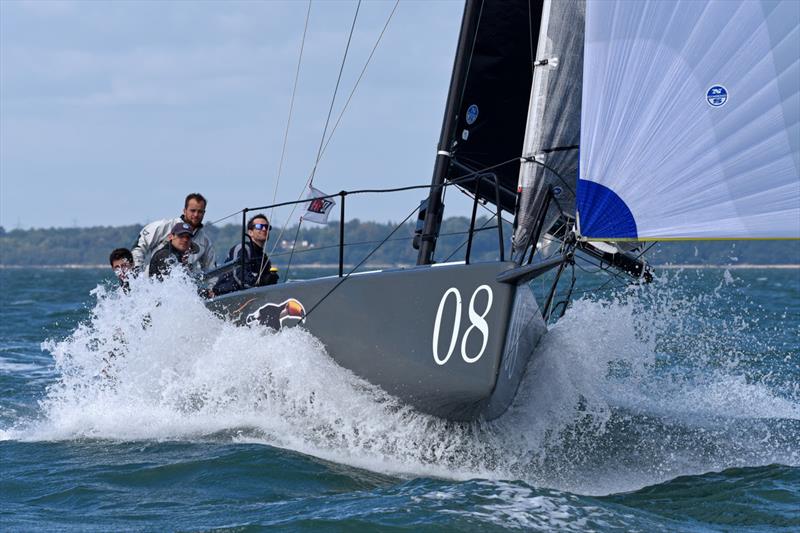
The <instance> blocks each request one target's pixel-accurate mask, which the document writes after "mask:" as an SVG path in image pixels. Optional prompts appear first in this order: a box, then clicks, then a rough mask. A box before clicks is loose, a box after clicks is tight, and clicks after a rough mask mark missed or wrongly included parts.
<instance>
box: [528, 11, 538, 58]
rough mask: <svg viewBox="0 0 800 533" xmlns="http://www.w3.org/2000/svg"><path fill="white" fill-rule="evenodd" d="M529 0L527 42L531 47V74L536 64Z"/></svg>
mask: <svg viewBox="0 0 800 533" xmlns="http://www.w3.org/2000/svg"><path fill="white" fill-rule="evenodd" d="M531 16H532V13H531V0H528V40H529V41H530V45H531V73H533V71H534V70H535V69H536V66H535V65H534V63H535V62H536V55H535V54H536V52H535V50H534V49H533V24H531Z"/></svg>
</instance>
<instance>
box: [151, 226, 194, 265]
mask: <svg viewBox="0 0 800 533" xmlns="http://www.w3.org/2000/svg"><path fill="white" fill-rule="evenodd" d="M192 236H193V233H192V225H191V224H189V223H187V222H179V223H177V224H175V226H173V227H172V230H171V231H170V232H169V234H168V235H167V245H166V246H165V247H163V248H161V249H160V250H158V251H156V253H154V254H153V258H152V259H151V260H150V270H149V274H150V277H153V276H156V277H157V278H158V279H163V277H164V276H166V275H168V274H169V273H170V271H171V270H172V269H173V268H175V267H176V266H178V265H181V266H183V267H184V268H186V269H187V270H189V271H191V270H192V263H191V262H190V260H189V258H190V257H191V255H192V254H193V253H195V250H196V248H195V246H194V243H193V242H192Z"/></svg>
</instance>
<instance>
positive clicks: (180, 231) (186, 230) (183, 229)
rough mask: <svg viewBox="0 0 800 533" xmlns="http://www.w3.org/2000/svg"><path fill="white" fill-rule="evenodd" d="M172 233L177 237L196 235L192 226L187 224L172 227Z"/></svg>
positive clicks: (181, 223) (182, 223)
mask: <svg viewBox="0 0 800 533" xmlns="http://www.w3.org/2000/svg"><path fill="white" fill-rule="evenodd" d="M170 233H172V234H173V235H176V236H177V235H186V234H189V235H194V232H193V231H192V225H191V224H187V223H186V222H178V223H177V224H175V225H174V226H172V231H171V232H170Z"/></svg>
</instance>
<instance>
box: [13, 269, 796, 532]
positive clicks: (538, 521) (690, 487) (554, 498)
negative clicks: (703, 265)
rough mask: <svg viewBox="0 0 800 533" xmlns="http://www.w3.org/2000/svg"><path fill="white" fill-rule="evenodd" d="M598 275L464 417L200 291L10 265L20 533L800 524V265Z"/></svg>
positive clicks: (782, 527) (99, 273)
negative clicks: (507, 393)
mask: <svg viewBox="0 0 800 533" xmlns="http://www.w3.org/2000/svg"><path fill="white" fill-rule="evenodd" d="M585 277H586V279H581V280H580V286H579V289H580V290H578V291H576V295H577V299H576V300H575V301H574V303H573V305H572V306H571V307H570V308H569V309H568V310H567V312H566V314H565V315H564V317H563V318H562V320H561V321H559V322H558V323H557V324H556V325H554V326H553V327H552V329H551V331H550V332H549V333H548V335H547V336H546V337H545V339H544V341H543V344H542V345H541V346H540V352H539V357H538V358H537V359H535V360H534V361H532V362H531V364H530V365H529V367H528V370H527V374H526V377H525V379H524V381H523V383H522V385H521V388H520V391H519V394H518V396H517V398H516V401H515V403H514V405H513V406H512V407H511V409H510V410H509V411H508V412H507V413H506V414H505V415H504V416H503V417H501V418H500V419H498V420H495V421H492V422H483V423H474V424H459V423H452V422H445V421H442V420H439V419H436V418H431V417H429V416H425V415H422V414H419V413H417V412H414V411H412V410H410V409H409V408H408V407H406V406H404V405H401V404H399V403H397V401H395V399H394V398H392V397H390V396H388V395H386V394H385V393H384V392H383V391H381V390H380V389H377V388H376V387H374V386H372V385H370V384H369V383H366V382H364V381H362V380H361V379H359V378H358V377H357V376H355V375H354V374H352V373H350V372H348V371H346V370H344V369H342V368H340V367H338V366H337V365H336V364H334V363H333V362H332V360H331V359H330V358H329V357H328V356H327V355H326V353H325V348H324V346H323V345H322V344H321V343H320V342H319V341H318V340H317V339H315V338H314V337H313V336H311V335H310V334H309V333H307V332H306V331H304V330H303V329H301V328H290V329H284V330H282V331H280V332H277V333H275V332H272V331H271V330H267V329H262V328H260V327H252V328H247V327H245V328H237V327H234V326H232V325H231V324H229V323H226V322H225V321H223V320H222V319H220V318H218V317H216V316H214V315H213V314H212V313H210V312H209V311H208V310H207V309H206V307H205V306H204V305H203V302H202V301H201V300H200V298H199V297H198V296H197V294H196V290H195V289H194V287H193V286H192V284H191V282H190V281H188V280H184V279H181V278H173V279H169V280H167V281H165V282H164V283H161V284H158V283H150V282H149V281H148V280H135V282H134V286H133V288H132V291H131V293H130V294H124V293H122V292H121V291H118V290H117V289H116V287H115V285H114V283H113V280H112V279H111V277H110V272H109V271H107V270H105V269H104V270H99V269H98V270H92V269H85V270H69V269H52V270H44V269H35V270H10V269H8V270H0V390H1V394H0V530H2V531H25V532H28V531H237V532H238V531H242V532H245V531H273V530H278V531H281V530H285V531H413V532H419V531H454V532H456V531H457V532H463V531H480V532H484V531H506V530H521V531H602V532H605V531H620V532H622V531H624V532H629V531H642V532H650V531H669V532H683V531H686V532H689V531H691V532H698V531H699V532H704V531H708V532H717V531H725V532H728V531H752V532H756V531H759V532H761V531H764V532H766V531H787V532H789V531H800V270H798V269H769V270H767V269H741V270H725V269H684V270H663V271H658V272H657V276H656V280H655V281H654V282H653V283H652V284H650V285H647V286H643V287H632V288H615V289H614V290H602V291H599V292H598V291H593V290H590V289H591V288H592V287H593V286H596V285H598V283H597V281H598V280H597V279H594V278H593V277H592V276H590V275H586V276H585ZM601 281H602V280H601ZM390 326H391V325H390V324H387V327H390ZM409 334H414V332H409ZM419 334H424V335H428V334H429V333H428V332H419ZM353 335H358V324H353Z"/></svg>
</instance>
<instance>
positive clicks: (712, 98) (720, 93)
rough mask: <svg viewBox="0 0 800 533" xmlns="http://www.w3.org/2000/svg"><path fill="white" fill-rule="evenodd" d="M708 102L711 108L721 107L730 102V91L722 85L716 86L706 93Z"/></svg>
mask: <svg viewBox="0 0 800 533" xmlns="http://www.w3.org/2000/svg"><path fill="white" fill-rule="evenodd" d="M706 101H708V104H709V105H710V106H711V107H720V106H723V105H725V102H727V101H728V91H727V89H725V87H723V86H722V85H714V86H713V87H711V88H710V89H709V90H708V92H707V93H706Z"/></svg>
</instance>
